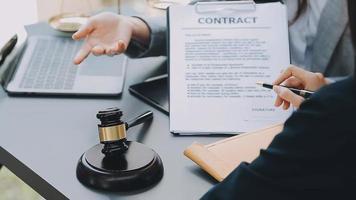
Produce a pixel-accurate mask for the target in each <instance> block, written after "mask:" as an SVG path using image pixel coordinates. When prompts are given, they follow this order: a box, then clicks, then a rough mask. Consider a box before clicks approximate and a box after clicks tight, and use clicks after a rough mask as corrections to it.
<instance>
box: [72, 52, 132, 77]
mask: <svg viewBox="0 0 356 200" xmlns="http://www.w3.org/2000/svg"><path fill="white" fill-rule="evenodd" d="M124 58H125V56H124V55H118V56H114V57H109V56H105V55H103V56H93V55H89V56H88V58H87V59H85V60H84V61H83V62H82V63H81V64H80V65H79V74H80V75H86V76H122V73H123V68H124V64H125V63H124V60H125V59H124Z"/></svg>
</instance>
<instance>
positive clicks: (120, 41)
mask: <svg viewBox="0 0 356 200" xmlns="http://www.w3.org/2000/svg"><path fill="white" fill-rule="evenodd" d="M149 35H150V32H149V28H148V27H147V25H146V24H145V23H144V22H143V21H142V20H140V19H138V18H135V17H127V16H123V15H116V14H113V13H100V14H98V15H95V16H93V17H91V18H89V20H88V22H87V23H86V24H84V25H83V26H82V27H80V29H79V30H78V31H77V32H76V33H74V34H73V36H72V38H73V39H74V40H80V39H85V41H84V44H83V46H82V47H81V49H80V50H79V52H78V53H77V55H76V56H75V58H74V63H75V64H80V63H81V62H82V61H83V60H84V59H85V58H86V57H87V56H88V55H89V54H90V53H93V54H94V55H103V54H106V55H110V56H112V55H116V54H120V53H123V52H125V50H126V48H127V47H128V45H129V42H130V40H131V39H132V38H133V39H135V40H137V41H139V42H142V43H143V44H147V43H148V41H149Z"/></svg>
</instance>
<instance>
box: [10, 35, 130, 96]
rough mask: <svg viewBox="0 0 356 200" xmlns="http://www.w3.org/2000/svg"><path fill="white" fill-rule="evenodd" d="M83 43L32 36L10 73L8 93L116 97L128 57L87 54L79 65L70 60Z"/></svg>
mask: <svg viewBox="0 0 356 200" xmlns="http://www.w3.org/2000/svg"><path fill="white" fill-rule="evenodd" d="M81 45H82V42H78V41H73V40H72V39H71V38H70V37H60V36H41V35H35V36H30V37H29V38H27V41H26V43H25V45H24V47H23V50H22V51H21V53H20V55H19V56H18V59H17V61H16V62H13V63H12V66H11V67H10V68H12V69H11V70H9V71H10V72H11V73H8V75H7V76H9V77H8V78H7V81H6V83H5V90H6V91H7V92H8V93H10V94H48V95H95V96H98V95H100V96H102V95H105V96H108V95H110V96H111V95H118V94H120V93H121V92H122V90H123V84H124V75H125V69H126V62H127V58H126V56H124V55H120V56H114V57H108V56H98V57H96V56H93V55H90V56H89V57H88V58H87V59H86V60H85V61H84V62H83V63H81V64H80V65H79V66H76V65H74V64H73V58H74V56H75V55H76V53H77V52H78V50H79V49H80V47H81Z"/></svg>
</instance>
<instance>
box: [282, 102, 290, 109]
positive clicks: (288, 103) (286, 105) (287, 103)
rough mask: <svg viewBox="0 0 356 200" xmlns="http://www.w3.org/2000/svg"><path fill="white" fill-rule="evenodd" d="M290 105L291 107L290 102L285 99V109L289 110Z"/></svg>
mask: <svg viewBox="0 0 356 200" xmlns="http://www.w3.org/2000/svg"><path fill="white" fill-rule="evenodd" d="M289 107H290V102H288V101H283V110H288V108H289Z"/></svg>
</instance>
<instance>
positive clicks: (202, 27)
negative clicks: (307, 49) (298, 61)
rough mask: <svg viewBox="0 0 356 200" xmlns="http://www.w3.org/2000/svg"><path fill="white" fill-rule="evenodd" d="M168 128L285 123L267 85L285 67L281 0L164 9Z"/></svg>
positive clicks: (227, 130)
mask: <svg viewBox="0 0 356 200" xmlns="http://www.w3.org/2000/svg"><path fill="white" fill-rule="evenodd" d="M168 38H169V54H168V56H169V90H170V131H171V132H172V133H176V134H219V133H224V134H233V133H241V132H249V131H253V130H257V129H261V128H263V127H266V126H270V125H273V124H277V123H281V122H284V121H285V120H286V119H287V118H288V117H289V116H290V114H291V112H292V110H288V111H285V110H282V109H281V108H276V107H274V101H275V98H276V95H275V94H274V92H273V91H272V90H267V89H264V88H262V87H259V86H257V85H256V82H257V81H263V82H265V83H272V81H273V80H274V79H276V78H277V76H278V75H279V74H280V72H281V71H282V70H283V69H284V68H286V67H288V66H289V64H290V55H289V43H288V21H287V13H286V7H285V5H283V4H282V3H280V2H277V3H265V4H254V3H253V1H240V2H239V1H237V2H236V1H235V2H206V3H198V4H196V5H189V6H171V7H170V8H169V10H168Z"/></svg>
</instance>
